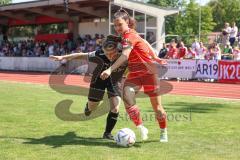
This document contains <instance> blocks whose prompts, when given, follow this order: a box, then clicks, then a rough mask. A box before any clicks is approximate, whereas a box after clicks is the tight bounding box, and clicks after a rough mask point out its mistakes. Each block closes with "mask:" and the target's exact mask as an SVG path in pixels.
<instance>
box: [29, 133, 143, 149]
mask: <svg viewBox="0 0 240 160" xmlns="http://www.w3.org/2000/svg"><path fill="white" fill-rule="evenodd" d="M24 139H25V140H27V142H24V144H44V145H48V146H51V147H52V148H58V147H62V146H64V145H85V146H106V147H110V148H124V147H120V146H118V145H116V143H115V142H114V141H111V140H105V139H102V138H93V137H80V136H77V135H76V133H75V132H68V133H66V134H64V135H54V136H46V137H43V138H24ZM133 147H141V145H140V143H136V144H135V145H134V146H133Z"/></svg>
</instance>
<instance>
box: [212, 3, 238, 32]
mask: <svg viewBox="0 0 240 160" xmlns="http://www.w3.org/2000/svg"><path fill="white" fill-rule="evenodd" d="M208 6H209V7H211V8H212V14H213V19H214V22H215V23H216V26H215V28H214V30H215V31H221V30H222V28H223V27H224V23H225V22H228V23H232V22H236V24H237V25H238V27H240V2H239V0H212V1H210V2H209V3H208Z"/></svg>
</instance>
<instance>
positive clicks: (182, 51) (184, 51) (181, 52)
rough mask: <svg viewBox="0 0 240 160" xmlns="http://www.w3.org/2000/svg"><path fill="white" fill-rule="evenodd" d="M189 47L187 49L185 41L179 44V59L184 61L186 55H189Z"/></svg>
mask: <svg viewBox="0 0 240 160" xmlns="http://www.w3.org/2000/svg"><path fill="white" fill-rule="evenodd" d="M187 52H188V50H187V47H185V45H184V43H183V41H180V42H179V48H178V56H177V58H178V59H183V58H184V57H185V55H187Z"/></svg>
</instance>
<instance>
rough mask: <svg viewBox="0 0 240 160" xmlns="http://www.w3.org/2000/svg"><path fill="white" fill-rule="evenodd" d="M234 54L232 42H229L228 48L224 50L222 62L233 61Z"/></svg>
mask: <svg viewBox="0 0 240 160" xmlns="http://www.w3.org/2000/svg"><path fill="white" fill-rule="evenodd" d="M232 53H233V49H232V46H231V45H230V42H227V44H226V46H225V47H224V49H223V53H222V57H221V59H222V60H231V59H232V58H233V57H232Z"/></svg>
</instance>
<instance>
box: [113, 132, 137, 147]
mask: <svg viewBox="0 0 240 160" xmlns="http://www.w3.org/2000/svg"><path fill="white" fill-rule="evenodd" d="M114 138H115V141H116V142H117V145H119V146H122V147H131V146H133V145H134V143H135V142H136V135H135V133H134V132H133V131H132V130H131V129H129V128H123V129H121V130H119V131H118V132H117V134H116V136H115V137H114Z"/></svg>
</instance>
